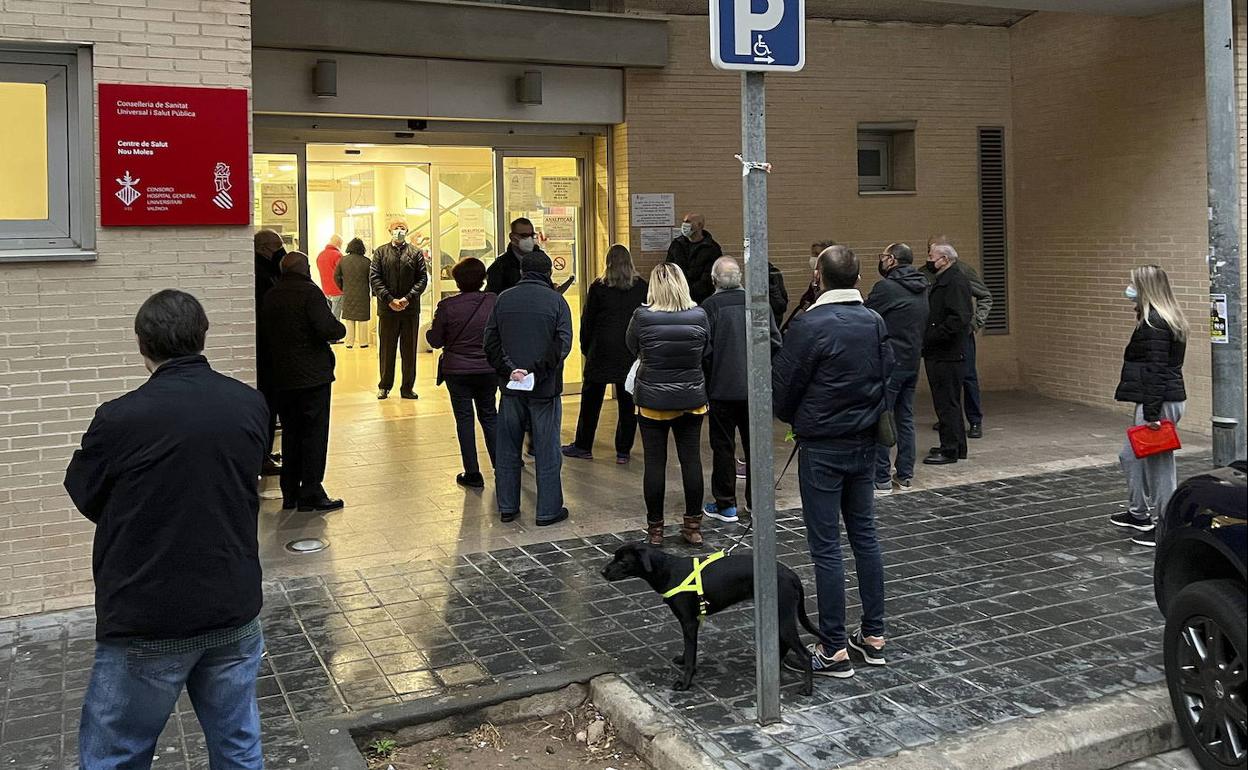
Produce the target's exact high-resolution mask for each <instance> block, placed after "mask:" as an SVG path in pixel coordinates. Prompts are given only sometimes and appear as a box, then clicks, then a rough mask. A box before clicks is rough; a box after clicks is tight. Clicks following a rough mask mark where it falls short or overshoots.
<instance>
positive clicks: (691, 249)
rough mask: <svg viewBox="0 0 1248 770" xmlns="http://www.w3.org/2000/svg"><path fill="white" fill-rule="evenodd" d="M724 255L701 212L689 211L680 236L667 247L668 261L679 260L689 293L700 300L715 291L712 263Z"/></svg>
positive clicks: (681, 225)
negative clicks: (693, 212)
mask: <svg viewBox="0 0 1248 770" xmlns="http://www.w3.org/2000/svg"><path fill="white" fill-rule="evenodd" d="M723 255H724V251H723V249H721V248H720V247H719V244H718V243H716V242H715V239H714V238H712V237H711V234H710V232H708V231H707V230H706V218H705V217H703V216H702V215H701V214H686V215H685V219H684V221H683V222H681V224H680V236H679V237H677V238H676V239H675V240H674V241H672V243H671V245H670V246H668V247H667V261H668V262H674V263H676V265H677V266H679V267H680V269H681V271H682V272H684V274H685V280H686V281H688V282H689V296H690V297H692V298H693V301H694V302H697V303H698V304H701V303H702V300H704V299H706V298H707V297H709V296H711V294H713V293H714V292H715V285H714V284H713V283H712V282H711V266H712V265H714V264H715V260H717V259H719V258H720V257H722V256H723Z"/></svg>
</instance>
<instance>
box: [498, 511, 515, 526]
mask: <svg viewBox="0 0 1248 770" xmlns="http://www.w3.org/2000/svg"><path fill="white" fill-rule="evenodd" d="M498 518H500V519H502V521H503V523H504V524H510V523H511V522H513V521H515V520H516V519H518V518H520V511H511V512H508V513H500V514H498Z"/></svg>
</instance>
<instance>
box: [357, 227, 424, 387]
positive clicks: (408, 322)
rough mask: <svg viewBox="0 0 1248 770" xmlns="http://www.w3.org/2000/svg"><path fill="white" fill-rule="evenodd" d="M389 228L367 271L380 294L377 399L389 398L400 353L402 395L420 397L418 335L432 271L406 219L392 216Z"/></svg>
mask: <svg viewBox="0 0 1248 770" xmlns="http://www.w3.org/2000/svg"><path fill="white" fill-rule="evenodd" d="M388 229H389V230H390V242H389V243H387V244H384V245H382V246H378V247H377V249H376V250H375V251H374V252H373V264H372V268H371V269H370V272H369V274H368V283H369V285H370V286H371V287H372V289H373V294H374V295H375V296H376V297H377V338H378V342H379V343H380V345H381V356H380V362H381V379H380V380H379V381H378V383H377V398H378V399H384V398H388V397H389V396H390V391H391V389H393V388H394V361H395V356H396V352H397V353H398V354H399V355H401V356H402V357H403V381H402V383H401V384H400V386H399V395H401V396H402V397H403V398H409V399H415V398H419V396H417V395H416V336H417V332H418V331H419V329H420V295H421V294H422V293H424V291H425V287H426V286H428V285H429V271H428V269H427V268H426V267H425V255H424V254H422V253H421V252H420V249H418V248H416V247H415V246H413V245H412V244H410V243H408V241H407V234H408V230H407V222H405V221H404V220H402V219H393V220H391V222H390V225H389V228H388ZM396 346H397V348H398V350H397V351H396V349H395V348H396Z"/></svg>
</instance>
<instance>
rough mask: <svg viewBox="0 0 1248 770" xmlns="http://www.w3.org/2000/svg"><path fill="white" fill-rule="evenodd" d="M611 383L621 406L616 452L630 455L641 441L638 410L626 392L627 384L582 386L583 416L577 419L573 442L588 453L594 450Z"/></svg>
mask: <svg viewBox="0 0 1248 770" xmlns="http://www.w3.org/2000/svg"><path fill="white" fill-rule="evenodd" d="M608 384H611V385H615V399H616V403H617V404H618V406H619V417H617V418H616V421H615V453H616V454H617V455H628V454H629V453H630V452H632V451H633V441H634V440H635V439H636V438H637V409H636V407H634V406H633V397H632V396H631V395H629V393H628V391H626V390H624V383H623V382H614V383H606V382H591V381H586V382H585V383H583V384H582V385H581V415H580V417H578V418H577V420H576V439H575V440H573V442H572V443H573V444H575V445H576V447H577V448H578V449H584V450H585V451H587V452H592V451H593V450H594V434H595V433H597V432H598V415H599V414H601V413H602V400H603V398H604V397H605V396H606V394H607V385H608Z"/></svg>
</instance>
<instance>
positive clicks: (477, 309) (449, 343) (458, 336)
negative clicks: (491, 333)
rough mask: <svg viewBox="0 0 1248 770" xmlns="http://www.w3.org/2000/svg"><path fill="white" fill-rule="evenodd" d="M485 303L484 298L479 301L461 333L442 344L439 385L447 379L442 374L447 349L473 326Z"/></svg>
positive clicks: (439, 359)
mask: <svg viewBox="0 0 1248 770" xmlns="http://www.w3.org/2000/svg"><path fill="white" fill-rule="evenodd" d="M484 304H485V299H484V298H482V299H481V301H479V302H478V303H477V306H476V307H475V308H473V309H472V315H470V316H468V320H467V321H466V322H464V325H463V327H462V328H460V330H459V334H456V335H455V339H453V340H447V341H446V344H444V345H443V346H442V352H441V353H439V354H438V375H437V384H438V385H441V384H442V383H443V382H444V381H445V380H446V377H444V376H443V374H442V359H444V358H446V351H448V350H450V349H451V346H452V345H454V344H455V343H456V342H459V338H460V337H462V336H464V332H465V331H467V330H468V327H469V326H472V320H473V319H474V318H476V317H477V313H478V312H480V310H481V306H482V305H484Z"/></svg>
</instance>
